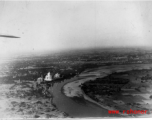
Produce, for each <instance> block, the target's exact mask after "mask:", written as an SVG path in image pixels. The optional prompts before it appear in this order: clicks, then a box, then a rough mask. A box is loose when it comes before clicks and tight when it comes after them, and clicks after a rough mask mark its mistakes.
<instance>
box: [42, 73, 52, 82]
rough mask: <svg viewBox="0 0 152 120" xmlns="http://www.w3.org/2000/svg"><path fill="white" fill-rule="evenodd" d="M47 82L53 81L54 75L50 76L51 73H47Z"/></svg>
mask: <svg viewBox="0 0 152 120" xmlns="http://www.w3.org/2000/svg"><path fill="white" fill-rule="evenodd" d="M44 80H45V81H52V75H51V74H50V72H48V73H47V75H46V76H45V78H44Z"/></svg>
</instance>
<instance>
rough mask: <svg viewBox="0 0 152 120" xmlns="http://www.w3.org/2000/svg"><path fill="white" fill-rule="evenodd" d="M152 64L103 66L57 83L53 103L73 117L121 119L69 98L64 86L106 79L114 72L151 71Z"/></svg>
mask: <svg viewBox="0 0 152 120" xmlns="http://www.w3.org/2000/svg"><path fill="white" fill-rule="evenodd" d="M151 68H152V64H131V65H117V66H116V65H113V66H103V67H99V68H94V69H88V70H86V71H84V72H82V73H81V74H80V75H79V76H77V77H74V78H71V79H68V80H65V81H61V82H60V83H55V84H54V85H53V87H52V92H53V96H54V98H53V103H54V104H55V105H56V106H57V108H58V109H59V110H60V111H63V112H65V113H67V114H69V115H70V116H71V117H81V118H82V117H119V115H109V114H108V110H106V109H104V108H102V107H100V106H98V105H96V104H94V103H91V102H89V101H87V100H84V99H82V98H78V97H74V98H73V97H67V96H66V95H65V94H64V93H63V91H62V90H63V86H64V85H66V84H68V83H70V82H73V81H77V80H78V81H86V80H90V79H95V78H97V77H104V76H107V75H109V74H111V73H112V72H122V71H129V70H133V69H151Z"/></svg>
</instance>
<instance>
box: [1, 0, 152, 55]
mask: <svg viewBox="0 0 152 120" xmlns="http://www.w3.org/2000/svg"><path fill="white" fill-rule="evenodd" d="M151 20H152V2H150V1H149V2H143V1H141V2H131V1H130V2H116V1H114V2H110V1H109V2H104V1H97V2H94V1H83V2H82V1H76V2H69V1H67V2H64V1H62V2H59V1H57V2H53V1H47V2H42V1H41V2H40V1H39V2H34V1H33V2H31V1H28V2H9V1H7V2H4V1H3V2H0V26H1V27H0V34H11V35H15V36H20V38H19V39H8V38H2V37H1V38H0V50H1V51H0V55H6V54H7V55H9V54H11V53H16V52H26V51H28V52H29V51H45V50H50V51H54V50H65V49H79V48H81V49H82V48H96V47H101V48H102V47H111V46H112V47H119V46H151V45H152V41H151V39H152V22H151Z"/></svg>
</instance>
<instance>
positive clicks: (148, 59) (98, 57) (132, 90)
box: [0, 48, 152, 118]
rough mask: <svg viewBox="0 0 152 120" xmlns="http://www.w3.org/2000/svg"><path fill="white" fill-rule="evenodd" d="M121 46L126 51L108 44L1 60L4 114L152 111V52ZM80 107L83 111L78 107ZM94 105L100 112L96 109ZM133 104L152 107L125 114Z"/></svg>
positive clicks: (31, 115) (134, 107)
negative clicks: (86, 48)
mask: <svg viewBox="0 0 152 120" xmlns="http://www.w3.org/2000/svg"><path fill="white" fill-rule="evenodd" d="M119 49H121V52H119V51H118V48H113V49H111V50H109V49H108V48H107V49H95V50H84V51H82V52H81V54H80V53H79V51H71V52H70V53H69V52H67V51H65V52H62V53H55V54H47V55H37V54H35V55H32V56H24V55H21V56H17V57H14V58H11V59H3V61H2V60H1V69H0V71H1V72H0V80H1V85H0V88H1V92H0V94H1V99H0V101H1V102H0V103H1V105H0V106H1V108H0V110H1V116H5V117H6V116H7V117H15V118H16V117H17V118H20V117H21V118H22V117H24V118H52V117H59V118H65V117H87V116H88V117H91V116H93V117H95V116H96V117H113V116H114V114H109V113H108V110H119V114H116V115H115V116H117V117H133V116H135V117H139V116H146V117H148V116H150V114H149V113H151V111H152V103H151V99H152V81H151V80H152V51H151V50H144V49H140V48H137V49H129V50H128V49H127V48H119ZM57 74H58V75H57ZM46 76H48V77H49V79H51V80H50V81H47V80H46ZM49 79H48V80H49ZM67 105H69V106H67ZM90 105H91V106H90ZM79 106H81V107H80V108H81V109H82V110H83V111H84V112H83V114H82V111H81V112H78V111H77V110H78V109H79ZM92 106H93V107H95V111H98V112H96V113H94V112H93V113H90V112H89V111H90V110H91V109H93V107H92ZM72 108H73V109H72ZM86 109H87V110H86ZM130 109H132V110H146V111H147V112H146V114H131V113H127V112H126V113H125V114H124V113H123V110H126V111H127V110H130ZM4 113H5V114H4ZM102 113H104V115H103V114H102Z"/></svg>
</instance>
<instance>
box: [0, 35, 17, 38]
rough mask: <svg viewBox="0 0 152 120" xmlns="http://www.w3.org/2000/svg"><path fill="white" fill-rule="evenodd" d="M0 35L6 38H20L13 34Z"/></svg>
mask: <svg viewBox="0 0 152 120" xmlns="http://www.w3.org/2000/svg"><path fill="white" fill-rule="evenodd" d="M0 37H6V38H20V37H17V36H13V35H0Z"/></svg>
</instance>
